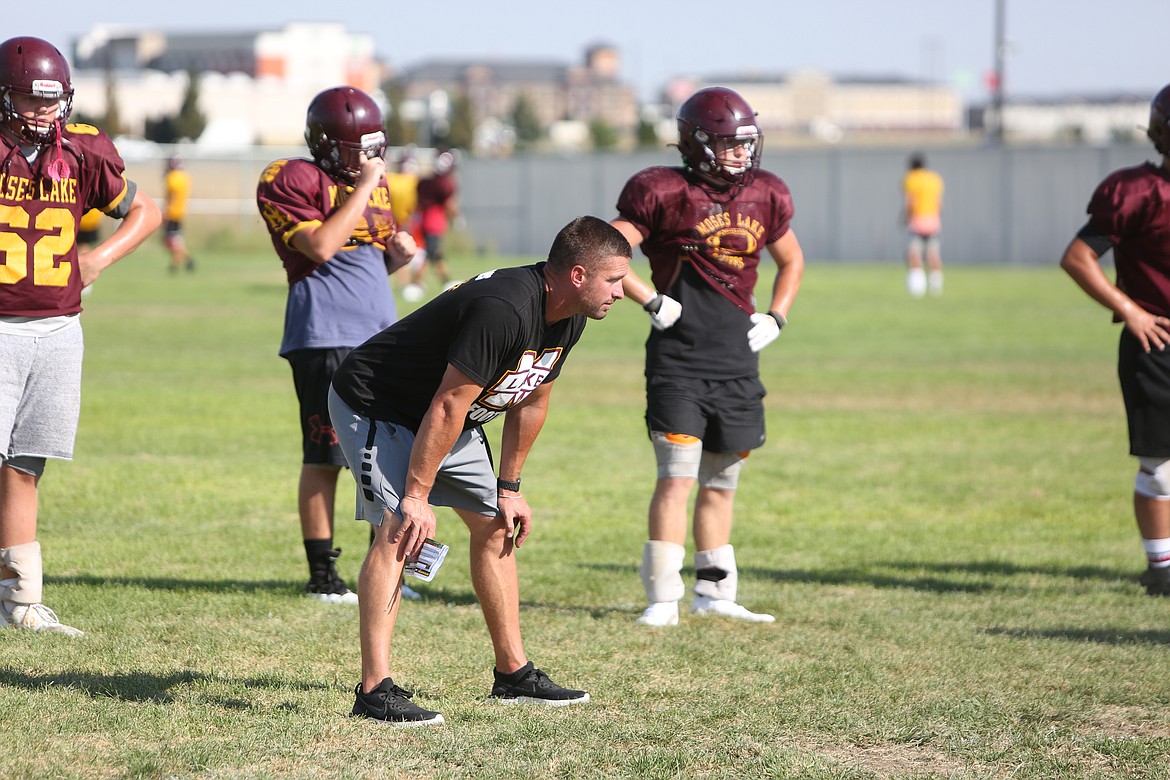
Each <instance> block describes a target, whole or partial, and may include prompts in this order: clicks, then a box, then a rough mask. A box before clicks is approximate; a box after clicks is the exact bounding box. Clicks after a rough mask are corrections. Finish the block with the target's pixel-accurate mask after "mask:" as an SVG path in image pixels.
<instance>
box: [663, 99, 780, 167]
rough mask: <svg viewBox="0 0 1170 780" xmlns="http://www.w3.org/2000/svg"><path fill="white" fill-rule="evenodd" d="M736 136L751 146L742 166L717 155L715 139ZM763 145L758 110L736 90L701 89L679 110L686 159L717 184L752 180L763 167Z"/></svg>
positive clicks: (680, 143)
mask: <svg viewBox="0 0 1170 780" xmlns="http://www.w3.org/2000/svg"><path fill="white" fill-rule="evenodd" d="M732 139H734V140H736V141H739V142H742V143H743V144H744V145H745V146H747V148H748V151H749V156H748V160H747V162H746V163H745V165H743V166H742V167H731V166H727V165H722V164H720V163H719V161H718V159H717V158H716V150H715V142H716V141H718V140H732ZM763 145H764V134H763V133H761V132H760V126H759V124H758V123H757V122H756V112H755V111H753V110H752V107H751V106H749V105H748V102H747V101H746V100H744V99H743V97H741V96H740V94H739V93H738V92H735V91H734V90H730V89H727V88H726V87H708V88H707V89H700V90H699V91H698V92H696V93H695V94H693V95H691V96H690V97H689V98H687V101H686V102H685V103H683V104H682V107H680V108H679V110H678V148H679V151H680V152H682V156H683V160H684V161H685V162H686V164H687V166H688V167H690V169H691V170H693V171H694V172H695V173H696V174H698V175H699V176H700V177H702V178H703V179H704V180H706V181H708V182H710V183H711V184H713V185H715V186H717V187H720V188H722V189H726V188H727V187H730V186H731V185H733V184H750V183H751V180H752V178H753V177H754V176H755V171H756V169H757V168H759V167H760V156H761V155H762V153H763Z"/></svg>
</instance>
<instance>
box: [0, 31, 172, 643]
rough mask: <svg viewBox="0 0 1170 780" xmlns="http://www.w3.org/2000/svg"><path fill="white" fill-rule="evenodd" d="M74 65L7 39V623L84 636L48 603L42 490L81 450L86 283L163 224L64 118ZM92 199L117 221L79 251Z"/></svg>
mask: <svg viewBox="0 0 1170 780" xmlns="http://www.w3.org/2000/svg"><path fill="white" fill-rule="evenodd" d="M72 106H73V85H72V82H71V78H70V72H69V65H68V63H66V61H65V58H64V57H63V56H62V55H61V52H60V51H58V50H57V48H56V47H55V46H53V45H52V44H51V43H49V42H48V41H44V40H41V39H40V38H32V37H17V38H10V39H8V40H6V41H4V42H3V43H0V210H2V211H3V212H4V213H5V215H6V216H5V218H4V219H3V220H2V221H0V247H3V250H2V251H0V445H2V446H0V625H3V626H11V627H13V628H22V629H29V630H32V631H48V632H56V633H62V634H67V635H70V636H80V635H81V632H80V631H78V630H77V629H76V628H73V627H72V626H68V625H65V624H64V623H62V622H61V621H60V620H59V619H58V618H57V615H56V613H54V612H53V610H51V609H49V608H48V607H46V606H45V605H44V604H43V603H42V590H43V571H42V569H43V567H42V562H41V547H40V543H39V542H38V541H37V538H36V537H37V491H38V483H39V481H40V478H41V475H42V474H43V473H44V469H45V460H46V459H47V458H58V459H61V460H70V459H72V457H73V442H74V438H75V436H76V433H77V419H78V415H79V412H80V408H81V360H82V349H83V345H82V334H81V321H80V319H79V315H80V313H81V295H82V290H83V289H85V288H86V287H88V286H89V285H91V284H93V282H94V280H95V279H97V277H98V275H99V274H100V273H101V272H102V271H103V270H104V269H105V268H107V267H108V266H109V265H111V264H113V263H115V262H117V261H118V260H120V259H121V258H123V257H125V256H126V255H128V254H129V253H130V252H131V251H133V250H134V249H135V248H136V247H137V246H138V245H139V244H141V243H142V242H143V241H144V240H146V238H147V237H148V236H149V235H150V234H151V233H152V232H154V230H155V229H156V228H157V227H158V226H159V223H160V222H161V221H162V215H161V214H160V213H159V209H158V206H156V205H155V203H154V201H153V200H151V199H150V198H149V197H147V196H145V195H143V194H142V193H140V192H139V191H138V188H137V186H136V185H135V183H134V182H133V181H131V180H129V179H127V178H126V175H125V165H124V164H123V162H122V158H121V156H120V155H119V154H118V151H117V149H115V148H114V144H113V143H112V142H111V141H110V139H109V137H108V136H107V135H106V134H105V133H104V132H102V131H101V130H99V129H98V128H96V127H92V126H90V125H84V124H66V122H68V119H69V113H70V110H71V108H72ZM91 208H97V209H100V210H101V211H102V212H103V213H105V214H106V215H107V216H110V217H113V218H115V219H118V220H121V224H120V225H119V226H118V228H117V229H116V230H115V231H114V232H113V233H112V234H110V236H109V237H107V238H106V239H105V240H104V241H102V242H101V243H100V244H97V245H96V246H94V247H92V248H90V249H88V250H87V251H85V252H79V251H78V245H77V240H76V236H77V232H78V225H79V224H80V223H81V218H82V216H83V215H84V214H85V213H86V212H87V211H89V210H90V209H91Z"/></svg>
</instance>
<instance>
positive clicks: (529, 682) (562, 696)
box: [491, 661, 589, 707]
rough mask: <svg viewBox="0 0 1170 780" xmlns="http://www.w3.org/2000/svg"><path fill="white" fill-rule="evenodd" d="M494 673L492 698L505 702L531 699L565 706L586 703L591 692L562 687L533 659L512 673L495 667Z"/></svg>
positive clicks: (552, 705) (513, 702) (551, 705)
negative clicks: (503, 672)
mask: <svg viewBox="0 0 1170 780" xmlns="http://www.w3.org/2000/svg"><path fill="white" fill-rule="evenodd" d="M492 674H493V675H495V678H496V684H495V685H494V686H492V693H491V698H493V699H499V700H500V701H502V702H504V703H505V704H515V703H516V702H527V701H530V702H537V703H538V704H547V705H549V706H550V707H564V706H565V705H566V704H584V703H585V702H587V701H589V694H587V693H585V691H574V690H573V689H571V688H562V687H561V686H559V685H557V684H556V683H555V682H553V681H552V680H550V679H548V675H547V674H545V673H544V672H542V671H540V670H539V669H537V668H536V667H534V666H533V665H532V662H531V661H529V662H528V663H526V664H524V666H522V667H520V668H519V669H517V670H516V671H515V672H513V673H512V674H500V673H499V672H498V671H496V670H495V669H493V670H492Z"/></svg>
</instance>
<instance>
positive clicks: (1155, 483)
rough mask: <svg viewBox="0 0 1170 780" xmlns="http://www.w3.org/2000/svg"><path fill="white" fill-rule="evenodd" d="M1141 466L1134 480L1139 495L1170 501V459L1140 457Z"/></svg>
mask: <svg viewBox="0 0 1170 780" xmlns="http://www.w3.org/2000/svg"><path fill="white" fill-rule="evenodd" d="M1138 463H1140V464H1141V467H1140V468H1139V469H1138V473H1137V478H1135V479H1134V481H1133V491H1134V492H1135V493H1137V494H1138V495H1139V496H1145V497H1146V498H1157V499H1162V500H1163V501H1170V459H1163V458H1138Z"/></svg>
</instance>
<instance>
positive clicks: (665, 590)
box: [640, 539, 686, 604]
mask: <svg viewBox="0 0 1170 780" xmlns="http://www.w3.org/2000/svg"><path fill="white" fill-rule="evenodd" d="M685 556H686V549H685V548H684V547H683V546H682V545H681V544H675V543H674V542H659V541H656V540H653V539H651V540H650V541H648V542H646V544H645V546H644V547H643V548H642V569H641V572H640V574H641V575H642V587H643V588H645V589H646V600H647V601H649V602H650V603H651V604H656V603H658V602H659V601H678V600H680V599H681V598H682V597H683V594H684V593H685V592H686V586H685V585H683V581H682V573H681V572H682V565H683V558H684V557H685Z"/></svg>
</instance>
